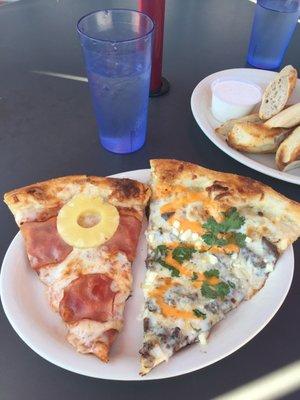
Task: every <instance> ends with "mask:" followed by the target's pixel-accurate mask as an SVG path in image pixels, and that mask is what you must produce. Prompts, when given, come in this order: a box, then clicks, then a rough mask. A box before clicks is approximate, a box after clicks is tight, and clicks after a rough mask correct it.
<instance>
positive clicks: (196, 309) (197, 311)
mask: <svg viewBox="0 0 300 400" xmlns="http://www.w3.org/2000/svg"><path fill="white" fill-rule="evenodd" d="M193 313H194V314H195V315H196V317H197V318H203V319H205V318H206V314H205V313H203V312H202V311H200V310H198V308H194V310H193Z"/></svg>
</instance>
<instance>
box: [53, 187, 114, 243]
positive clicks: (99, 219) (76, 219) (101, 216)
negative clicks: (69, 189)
mask: <svg viewBox="0 0 300 400" xmlns="http://www.w3.org/2000/svg"><path fill="white" fill-rule="evenodd" d="M85 221H86V222H87V223H85V224H84V222H85ZM91 222H92V223H93V226H91ZM118 225H119V212H118V210H117V208H116V207H115V206H113V205H112V204H109V203H105V202H103V200H102V199H101V198H100V197H97V198H96V197H88V196H86V195H83V194H80V195H77V196H75V197H73V198H72V199H71V200H70V201H69V202H68V203H66V204H65V205H64V206H63V207H62V208H61V210H60V211H59V213H58V216H57V230H58V233H59V234H60V236H61V237H62V238H63V240H64V241H65V242H66V243H67V244H69V245H70V246H73V247H78V248H89V247H97V246H100V245H101V244H103V243H104V242H106V241H107V240H108V239H110V238H111V237H112V236H113V234H114V233H115V232H116V230H117V228H118Z"/></svg>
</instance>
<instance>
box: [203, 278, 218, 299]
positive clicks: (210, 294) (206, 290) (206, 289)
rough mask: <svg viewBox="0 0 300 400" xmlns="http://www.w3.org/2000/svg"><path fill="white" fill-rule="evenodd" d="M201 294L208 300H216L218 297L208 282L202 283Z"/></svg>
mask: <svg viewBox="0 0 300 400" xmlns="http://www.w3.org/2000/svg"><path fill="white" fill-rule="evenodd" d="M201 294H202V296H203V297H207V298H208V299H216V298H217V297H218V295H217V292H216V291H215V289H214V288H213V286H210V284H209V283H208V282H203V284H202V286H201Z"/></svg>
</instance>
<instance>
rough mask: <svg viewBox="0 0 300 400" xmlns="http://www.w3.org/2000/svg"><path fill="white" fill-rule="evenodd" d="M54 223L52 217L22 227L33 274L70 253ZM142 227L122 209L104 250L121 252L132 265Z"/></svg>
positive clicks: (54, 218) (60, 260)
mask: <svg viewBox="0 0 300 400" xmlns="http://www.w3.org/2000/svg"><path fill="white" fill-rule="evenodd" d="M56 219H57V218H56V217H52V218H50V219H48V220H46V221H42V222H25V223H24V224H22V225H21V231H22V234H23V236H24V238H25V244H26V250H27V254H28V257H29V261H30V264H31V266H32V268H34V269H36V270H38V269H40V268H42V267H44V266H46V265H51V264H57V263H60V262H62V261H63V260H64V259H65V258H66V257H67V255H68V254H69V253H70V252H71V251H72V249H73V248H72V247H71V246H69V245H68V244H67V243H65V242H64V241H63V239H62V238H61V237H60V235H59V233H58V231H57V227H56ZM141 226H142V224H141V222H140V221H139V220H138V219H137V218H135V217H134V216H132V215H131V214H126V211H124V209H122V210H120V223H119V226H118V228H117V231H116V232H115V234H114V235H113V237H112V238H110V239H109V240H108V241H107V242H106V243H105V244H104V245H103V246H105V248H106V249H107V251H109V252H112V253H114V252H118V251H122V252H124V253H125V254H126V255H127V258H128V260H129V261H133V259H134V257H135V252H136V247H137V244H138V239H139V234H140V231H141Z"/></svg>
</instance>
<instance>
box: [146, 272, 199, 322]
mask: <svg viewBox="0 0 300 400" xmlns="http://www.w3.org/2000/svg"><path fill="white" fill-rule="evenodd" d="M173 285H176V283H174V282H173V281H172V279H170V278H166V279H165V282H164V285H162V286H160V287H158V288H156V289H155V290H154V291H153V292H152V293H151V295H152V296H153V297H154V298H155V299H156V302H157V304H158V306H159V307H160V309H161V312H162V313H163V314H164V316H166V317H171V318H181V319H188V320H189V319H194V318H198V317H196V316H195V314H194V313H193V311H186V310H179V309H178V308H176V307H172V306H170V305H168V304H166V302H165V301H164V295H165V293H166V292H167V290H169V289H170V288H171V287H172V286H173Z"/></svg>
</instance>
